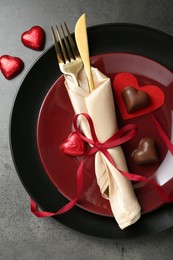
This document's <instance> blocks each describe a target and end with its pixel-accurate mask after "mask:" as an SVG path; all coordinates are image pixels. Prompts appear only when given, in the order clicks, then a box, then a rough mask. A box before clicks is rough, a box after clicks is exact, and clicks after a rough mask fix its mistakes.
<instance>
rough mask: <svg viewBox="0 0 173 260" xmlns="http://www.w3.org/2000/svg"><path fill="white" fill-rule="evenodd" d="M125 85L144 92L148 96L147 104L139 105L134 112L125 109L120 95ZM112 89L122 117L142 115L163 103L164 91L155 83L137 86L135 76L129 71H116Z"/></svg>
mask: <svg viewBox="0 0 173 260" xmlns="http://www.w3.org/2000/svg"><path fill="white" fill-rule="evenodd" d="M127 86H133V88H135V90H137V91H142V92H144V93H146V95H148V97H149V100H150V102H149V103H148V104H147V105H144V107H141V108H140V109H138V110H136V111H135V112H133V113H129V112H128V111H127V108H126V105H125V102H124V100H123V97H122V93H123V90H124V89H125V88H126V87H127ZM113 90H114V93H115V98H116V102H117V104H118V107H119V110H120V113H121V115H122V118H123V119H130V118H135V117H138V116H142V115H144V114H147V113H150V112H152V111H154V110H156V109H158V108H159V107H161V106H162V105H163V104H164V98H165V97H164V93H163V91H162V90H161V89H160V88H159V87H158V86H155V85H145V86H139V84H138V81H137V78H136V77H135V76H134V75H133V74H130V73H125V72H122V73H118V74H117V75H116V76H115V78H114V82H113ZM137 93H138V92H137ZM140 95H141V94H140ZM142 95H143V94H142ZM126 98H127V96H126ZM147 102H148V101H147Z"/></svg>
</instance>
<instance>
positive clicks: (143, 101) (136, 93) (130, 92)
mask: <svg viewBox="0 0 173 260" xmlns="http://www.w3.org/2000/svg"><path fill="white" fill-rule="evenodd" d="M122 98H123V100H124V103H125V106H126V109H127V112H128V113H134V112H136V111H137V110H139V109H141V108H144V107H146V106H148V105H149V103H150V97H149V96H148V94H147V93H146V92H144V91H141V90H137V89H136V88H134V87H133V86H127V87H125V88H124V89H123V91H122Z"/></svg>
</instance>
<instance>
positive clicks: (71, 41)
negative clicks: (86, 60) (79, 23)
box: [64, 23, 80, 58]
mask: <svg viewBox="0 0 173 260" xmlns="http://www.w3.org/2000/svg"><path fill="white" fill-rule="evenodd" d="M64 26H65V28H66V31H67V35H68V39H69V42H70V45H71V49H72V51H73V54H74V57H75V58H78V57H80V54H79V51H78V49H77V47H76V44H75V42H74V41H73V38H72V36H71V34H70V31H69V29H68V27H67V24H66V23H64Z"/></svg>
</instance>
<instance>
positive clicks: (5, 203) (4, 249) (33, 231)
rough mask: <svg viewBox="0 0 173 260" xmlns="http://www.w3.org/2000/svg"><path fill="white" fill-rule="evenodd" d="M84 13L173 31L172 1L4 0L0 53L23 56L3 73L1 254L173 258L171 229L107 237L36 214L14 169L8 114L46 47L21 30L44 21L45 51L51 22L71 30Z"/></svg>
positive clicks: (0, 0)
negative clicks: (30, 43)
mask: <svg viewBox="0 0 173 260" xmlns="http://www.w3.org/2000/svg"><path fill="white" fill-rule="evenodd" d="M83 12H86V14H87V18H88V26H91V25H96V24H101V23H109V22H126V23H136V24H141V25H147V26H150V27H153V28H156V29H160V30H162V31H164V32H167V33H169V34H170V35H173V19H172V15H173V3H172V0H167V1H164V0H156V1H149V0H131V1H128V0H127V1H126V0H115V1H110V0H107V1H106V0H105V1H101V0H100V1H99V0H95V1H91V0H89V1H80V0H73V1H70V0H69V1H68V0H64V1H60V0H56V1H55V0H0V25H1V26H0V36H1V37H0V55H3V54H9V55H12V56H19V57H21V58H22V59H23V61H24V63H25V68H24V70H23V71H22V73H21V74H20V75H18V76H17V77H16V78H14V79H12V80H11V81H8V80H6V79H5V78H4V76H3V75H2V74H0V259H7V260H8V259H17V260H20V259H24V260H25V259H26V260H31V259H42V260H43V259H45V260H47V259H51V260H53V259H71V260H73V259H74V260H76V259H80V260H82V259H88V258H89V259H100V260H101V259H109V260H110V259H134V260H140V259H141V260H142V259H157V260H161V259H166V260H169V259H170V260H171V259H173V246H172V243H173V228H171V229H169V230H166V231H164V232H162V233H160V234H157V235H154V236H150V237H148V238H141V239H135V240H129V241H128V240H127V241H125V240H122V241H113V240H104V239H98V238H93V237H89V236H86V235H83V234H81V233H78V232H76V231H73V230H71V229H69V228H67V227H66V226H63V225H62V224H60V223H59V222H57V221H55V220H53V219H52V218H48V219H37V218H36V217H35V216H33V215H32V214H31V213H30V211H29V196H28V194H27V192H26V191H25V189H24V188H23V186H22V184H21V182H20V180H19V178H18V176H17V173H16V170H15V168H14V165H13V162H12V159H11V153H10V148H9V131H8V130H9V117H10V113H11V108H12V104H13V100H14V97H15V95H16V93H17V90H18V86H19V84H20V82H21V80H22V79H23V77H24V76H25V74H26V73H27V70H28V69H29V68H30V66H31V65H32V64H33V62H34V61H35V60H36V59H37V58H38V57H39V56H40V55H41V53H42V52H39V51H33V50H31V49H28V48H26V47H24V46H23V45H22V43H21V41H20V36H21V33H22V32H23V31H26V30H27V29H29V28H30V27H32V26H33V25H36V24H37V25H40V26H42V27H43V28H44V30H45V32H46V45H45V50H46V49H47V48H48V47H49V46H50V45H52V37H51V33H50V26H51V25H54V24H56V23H60V22H62V21H64V20H65V21H67V22H68V24H69V27H70V30H71V31H73V30H74V25H75V22H76V20H77V19H78V17H79V16H80V15H81V14H82V13H83Z"/></svg>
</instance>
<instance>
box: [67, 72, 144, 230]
mask: <svg viewBox="0 0 173 260" xmlns="http://www.w3.org/2000/svg"><path fill="white" fill-rule="evenodd" d="M92 73H93V78H94V85H95V90H94V91H93V92H91V93H89V87H88V82H87V78H86V75H85V71H84V70H82V71H81V72H80V73H79V75H78V82H79V85H80V87H79V86H77V85H76V84H75V83H74V81H73V79H72V78H71V77H70V76H65V86H66V89H67V92H68V95H69V97H70V100H71V103H72V106H73V109H74V112H75V114H80V113H88V114H89V115H90V117H91V118H92V121H93V123H94V128H95V132H96V135H97V138H98V140H99V141H100V142H101V143H103V142H105V141H106V140H107V139H109V138H110V137H111V136H112V135H113V134H115V133H116V132H117V131H118V125H117V119H116V112H115V106H114V99H113V94H112V88H111V82H110V79H109V78H107V77H106V76H105V75H104V74H102V73H101V72H100V71H99V70H98V69H96V68H92ZM80 126H81V129H82V131H83V133H84V134H85V136H86V137H87V138H91V133H90V129H89V127H88V123H87V121H86V119H85V118H83V117H81V118H80ZM108 151H109V153H110V155H111V156H112V158H113V160H114V162H115V164H116V166H117V168H118V169H121V170H123V171H128V169H127V164H126V160H125V156H124V153H123V150H122V148H121V147H120V146H118V147H114V148H111V149H108ZM118 169H116V168H115V167H114V166H113V165H112V164H111V163H110V162H109V160H108V159H107V158H106V157H105V156H104V155H103V154H102V153H101V152H100V151H99V152H97V153H96V155H95V174H96V178H97V184H98V186H99V188H100V192H101V194H102V196H103V197H104V198H105V199H108V200H109V202H110V206H111V210H112V213H113V215H114V217H115V219H116V221H117V223H118V225H119V227H120V228H121V229H124V228H126V227H128V226H129V225H131V224H133V223H135V222H136V221H137V220H138V219H139V218H140V215H141V207H140V205H139V203H138V201H137V198H136V196H135V193H134V190H133V186H132V184H131V181H130V180H128V179H127V178H126V177H124V176H123V175H122V174H121V173H120V172H119V171H118Z"/></svg>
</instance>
